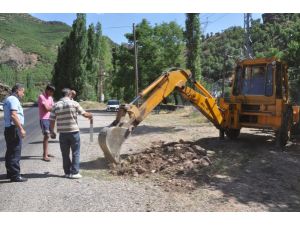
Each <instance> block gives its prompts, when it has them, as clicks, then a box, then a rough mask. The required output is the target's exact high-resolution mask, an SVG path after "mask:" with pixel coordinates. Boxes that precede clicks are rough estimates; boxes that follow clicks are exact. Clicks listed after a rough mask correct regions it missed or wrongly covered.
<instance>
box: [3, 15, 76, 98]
mask: <svg viewBox="0 0 300 225" xmlns="http://www.w3.org/2000/svg"><path fill="white" fill-rule="evenodd" d="M70 30H71V28H70V27H69V26H68V25H67V24H64V23H62V22H45V21H42V20H39V19H37V18H35V17H32V16H31V15H29V14H8V13H5V14H0V82H1V83H3V84H5V85H9V86H12V85H13V84H14V83H16V82H20V83H23V84H24V85H25V86H26V87H27V89H28V92H27V93H26V96H25V100H34V99H36V96H37V95H38V93H39V92H40V90H41V89H43V88H44V86H45V84H46V83H48V82H49V81H51V77H52V75H51V71H52V69H53V65H54V63H55V61H56V57H57V49H58V46H59V45H60V43H61V42H62V41H63V39H64V37H66V36H67V35H68V34H69V32H70Z"/></svg>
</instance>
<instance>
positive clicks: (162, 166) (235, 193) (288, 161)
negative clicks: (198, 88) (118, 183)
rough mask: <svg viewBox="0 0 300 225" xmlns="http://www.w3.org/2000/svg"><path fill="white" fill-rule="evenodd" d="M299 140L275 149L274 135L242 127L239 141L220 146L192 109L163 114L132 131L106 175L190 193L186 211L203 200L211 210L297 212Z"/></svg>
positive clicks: (213, 132)
mask: <svg viewBox="0 0 300 225" xmlns="http://www.w3.org/2000/svg"><path fill="white" fill-rule="evenodd" d="M299 140H300V139H299V136H298V137H294V138H293V140H292V142H290V143H289V144H288V145H287V146H286V147H285V148H284V149H278V148H276V147H275V143H274V136H273V134H272V132H270V131H267V130H257V129H246V128H244V129H242V134H241V136H240V138H239V139H238V140H236V141H231V140H228V139H226V140H223V141H221V140H219V138H218V130H217V129H215V128H214V127H213V126H212V125H211V124H210V123H208V122H207V121H206V119H205V118H204V117H202V116H201V115H199V113H198V112H197V111H194V110H193V109H188V110H179V111H177V112H175V113H166V112H161V113H160V114H152V115H150V116H149V117H148V118H147V119H146V120H145V121H144V122H143V123H142V124H141V125H140V126H139V127H137V128H136V130H135V131H134V132H133V134H132V136H131V137H130V138H129V139H128V140H127V141H126V142H125V144H124V145H123V147H122V154H123V155H122V163H121V165H118V166H112V165H110V169H111V170H110V173H111V174H113V175H115V176H123V177H124V176H125V177H127V178H128V179H134V180H138V181H145V182H148V181H150V182H152V183H153V185H154V186H158V187H160V188H162V189H163V190H164V191H165V192H173V193H176V194H177V195H179V196H181V198H183V199H184V196H186V194H187V193H189V195H192V196H194V198H192V199H191V198H186V201H187V202H185V204H186V205H190V210H193V209H196V207H197V206H196V205H197V202H199V201H205V202H207V204H209V205H207V208H208V209H209V210H210V211H299V210H300V167H299V165H300V141H299ZM130 177H131V178H130Z"/></svg>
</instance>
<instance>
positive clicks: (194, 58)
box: [185, 13, 201, 80]
mask: <svg viewBox="0 0 300 225" xmlns="http://www.w3.org/2000/svg"><path fill="white" fill-rule="evenodd" d="M185 27H186V32H185V36H186V52H187V56H186V57H187V58H186V67H187V68H188V69H190V70H191V71H192V74H193V78H194V79H195V80H200V77H201V64H200V54H201V43H200V42H201V31H200V18H199V13H187V14H186V21H185Z"/></svg>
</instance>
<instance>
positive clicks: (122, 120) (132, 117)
mask: <svg viewBox="0 0 300 225" xmlns="http://www.w3.org/2000/svg"><path fill="white" fill-rule="evenodd" d="M188 80H190V81H192V77H191V72H190V71H189V70H171V71H168V72H165V73H163V74H162V75H161V76H160V77H159V78H158V79H157V80H155V81H154V82H153V83H152V84H151V85H149V86H148V87H147V88H145V89H144V90H143V91H142V92H141V93H140V94H139V96H138V97H137V98H135V99H134V100H133V101H132V102H131V103H130V104H125V105H121V106H120V109H119V111H118V113H117V116H116V119H115V120H114V121H113V122H112V124H111V125H110V126H108V127H104V128H103V129H102V130H101V131H100V133H99V136H98V141H99V145H100V147H101V149H102V150H103V152H104V155H105V157H106V159H108V161H110V162H112V163H118V162H119V156H120V149H121V146H122V144H123V142H124V141H125V140H126V138H128V137H129V135H130V133H131V132H132V131H133V129H134V128H135V127H136V126H138V124H139V123H140V122H142V121H143V120H144V119H145V118H146V117H147V115H148V114H149V113H150V112H151V111H152V110H153V109H154V108H155V107H156V106H157V105H159V104H160V103H161V102H162V101H163V100H164V99H165V98H166V97H168V96H169V95H170V94H171V93H172V92H173V91H174V90H175V89H176V90H178V91H179V92H180V93H181V95H182V96H183V97H184V98H185V99H187V100H188V101H190V102H191V103H192V105H193V106H195V107H196V108H197V109H198V110H199V111H200V112H201V113H202V114H203V115H204V116H206V117H207V118H208V119H209V120H210V121H211V122H212V123H213V124H214V125H215V126H216V127H217V128H218V129H220V128H221V125H222V123H223V120H224V119H223V113H222V110H221V109H220V108H219V107H218V105H217V102H216V99H215V98H213V97H212V96H211V95H210V93H209V92H208V91H207V90H206V89H205V88H204V87H203V86H202V85H201V84H199V83H198V82H196V81H192V83H193V84H194V85H193V86H194V87H195V89H197V91H196V90H194V89H192V88H190V87H188V86H186V83H187V81H188ZM140 99H143V104H142V105H141V106H139V107H137V106H136V105H134V103H135V102H137V101H139V100H140Z"/></svg>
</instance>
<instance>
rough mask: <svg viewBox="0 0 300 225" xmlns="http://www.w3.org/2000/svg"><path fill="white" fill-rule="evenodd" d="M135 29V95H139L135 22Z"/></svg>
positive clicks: (133, 26)
mask: <svg viewBox="0 0 300 225" xmlns="http://www.w3.org/2000/svg"><path fill="white" fill-rule="evenodd" d="M132 29H133V43H134V69H135V96H138V95H139V73H138V59H137V54H138V52H137V46H136V35H135V24H133V25H132Z"/></svg>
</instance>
